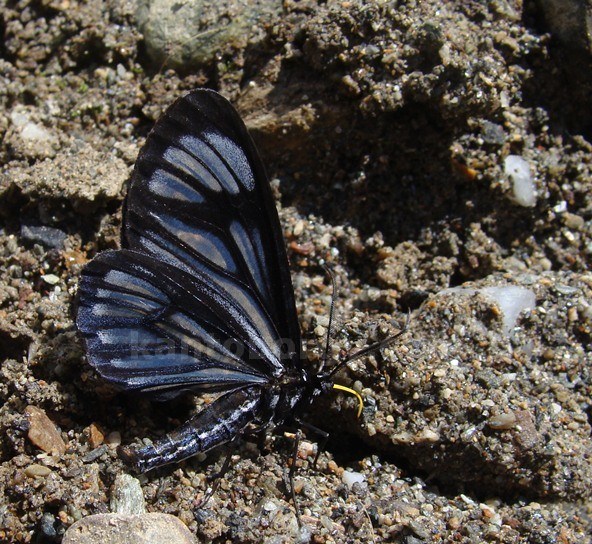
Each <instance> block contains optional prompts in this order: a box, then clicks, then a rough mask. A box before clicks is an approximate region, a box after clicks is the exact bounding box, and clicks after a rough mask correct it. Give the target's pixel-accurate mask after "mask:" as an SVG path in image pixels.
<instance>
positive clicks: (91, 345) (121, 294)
mask: <svg viewBox="0 0 592 544" xmlns="http://www.w3.org/2000/svg"><path fill="white" fill-rule="evenodd" d="M252 310H253V313H252V314H251V315H245V313H244V308H243V307H241V306H237V305H236V304H235V302H234V301H233V300H232V299H231V298H230V297H228V295H227V293H226V292H225V291H224V289H222V288H220V286H218V285H216V284H215V283H211V282H209V281H208V278H207V277H204V276H203V275H202V274H201V273H200V272H199V271H198V272H197V273H194V274H193V275H189V274H188V273H186V272H185V271H183V270H181V269H179V268H176V267H174V266H171V265H169V264H167V263H164V262H162V261H159V260H157V259H154V258H153V257H151V256H148V255H144V254H141V253H137V252H135V251H130V250H120V251H108V252H104V253H102V254H100V255H99V256H97V257H96V258H95V259H94V260H93V261H92V262H91V263H89V264H88V265H87V267H86V268H85V269H84V273H83V275H82V278H81V281H80V285H79V307H78V315H77V326H78V329H79V330H80V332H81V333H82V334H83V336H84V338H85V341H86V344H87V353H88V358H89V361H90V363H91V364H92V366H94V367H95V368H96V369H97V370H98V371H99V373H100V374H101V375H102V376H104V377H105V378H106V379H108V380H109V381H111V382H113V383H115V384H118V385H119V386H121V387H122V388H124V389H137V390H142V391H157V392H159V393H160V394H162V393H167V392H173V393H178V392H180V391H183V390H192V391H205V390H213V391H216V390H218V391H219V390H226V389H232V388H236V387H241V386H244V385H248V384H257V383H261V384H264V383H266V382H267V381H268V380H269V377H270V376H271V375H272V374H273V373H274V372H277V371H278V369H281V365H280V361H279V360H278V356H277V353H274V352H273V351H272V350H270V348H269V344H270V343H271V342H272V337H273V334H274V333H275V332H274V331H273V330H272V329H271V328H270V327H269V326H268V325H266V316H265V315H262V314H261V309H257V306H256V305H255V304H254V305H253V309H252ZM258 312H259V314H258Z"/></svg>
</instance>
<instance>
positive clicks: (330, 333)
mask: <svg viewBox="0 0 592 544" xmlns="http://www.w3.org/2000/svg"><path fill="white" fill-rule="evenodd" d="M323 268H324V269H325V272H326V273H327V275H328V276H329V278H330V279H331V286H332V291H331V307H330V309H329V326H328V327H327V339H326V340H325V352H324V353H323V358H322V359H321V364H320V366H319V370H318V372H319V373H320V372H322V370H323V368H324V367H325V364H326V363H327V361H328V360H329V344H330V342H331V337H332V336H333V316H334V315H335V295H336V294H337V282H336V281H335V274H333V270H331V269H330V268H329V267H328V266H327V265H323Z"/></svg>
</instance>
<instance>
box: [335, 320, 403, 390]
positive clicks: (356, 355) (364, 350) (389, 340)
mask: <svg viewBox="0 0 592 544" xmlns="http://www.w3.org/2000/svg"><path fill="white" fill-rule="evenodd" d="M410 319H411V314H409V313H408V314H407V319H406V320H405V325H404V326H403V328H402V329H401V330H400V331H399V332H398V333H397V334H393V336H389V337H388V338H385V339H384V340H381V341H380V342H375V343H374V344H370V345H369V346H366V347H365V348H362V349H361V350H359V351H356V353H354V354H352V355H350V356H349V357H347V358H346V359H344V360H343V361H341V362H340V363H339V364H338V365H337V366H336V367H335V368H334V369H333V370H331V372H329V375H328V377H329V378H332V377H333V376H334V375H335V374H337V372H339V370H341V369H342V368H343V367H344V366H346V365H347V364H349V363H351V362H352V361H355V360H356V359H360V358H361V357H365V356H366V355H369V354H370V353H374V352H375V351H380V350H381V349H384V348H386V347H388V346H390V345H391V344H393V343H394V341H395V340H396V339H397V338H399V336H401V335H402V334H403V333H404V332H405V331H406V330H407V327H408V326H409V320H410ZM336 389H339V388H336Z"/></svg>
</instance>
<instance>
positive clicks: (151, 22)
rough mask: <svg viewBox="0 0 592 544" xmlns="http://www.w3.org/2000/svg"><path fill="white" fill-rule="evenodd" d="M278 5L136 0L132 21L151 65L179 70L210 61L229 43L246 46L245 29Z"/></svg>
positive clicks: (258, 0)
mask: <svg viewBox="0 0 592 544" xmlns="http://www.w3.org/2000/svg"><path fill="white" fill-rule="evenodd" d="M281 6H282V2H281V1H280V0H244V1H241V2H239V1H236V0H220V1H216V0H186V1H185V2H179V1H178V0H139V1H138V7H137V11H136V18H137V22H138V27H139V29H140V31H141V32H142V34H143V35H144V39H145V42H146V51H147V52H148V55H149V56H150V58H151V59H152V60H153V62H154V63H155V64H156V65H157V66H159V67H160V66H164V65H166V66H170V67H173V68H183V67H189V66H198V65H203V64H206V63H208V62H210V61H211V60H212V59H213V58H214V55H215V54H216V52H218V51H220V49H222V48H223V47H224V46H226V45H228V44H229V43H235V44H237V45H238V44H240V43H246V37H247V36H248V33H249V30H250V29H251V28H253V27H256V26H260V25H261V24H262V23H263V22H264V21H265V20H269V19H271V17H272V16H273V15H274V14H277V13H279V12H280V10H281ZM181 23H182V24H181Z"/></svg>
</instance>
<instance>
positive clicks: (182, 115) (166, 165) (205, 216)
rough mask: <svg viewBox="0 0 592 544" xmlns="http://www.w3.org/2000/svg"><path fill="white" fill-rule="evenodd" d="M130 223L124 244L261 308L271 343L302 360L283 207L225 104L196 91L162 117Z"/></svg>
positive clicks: (144, 159) (135, 182)
mask: <svg viewBox="0 0 592 544" xmlns="http://www.w3.org/2000/svg"><path fill="white" fill-rule="evenodd" d="M123 223H124V231H123V236H122V245H123V246H124V247H127V248H129V249H131V250H133V251H136V252H140V253H143V254H146V255H152V256H153V257H155V258H156V259H159V260H162V261H165V262H166V263H168V264H169V265H171V266H173V267H175V268H177V269H179V270H182V271H184V272H186V273H188V274H198V275H200V276H203V277H207V278H209V281H210V282H211V283H212V284H213V285H214V286H215V288H216V289H217V290H220V291H221V292H224V293H225V296H227V297H229V298H230V299H231V300H232V301H233V304H234V305H235V306H236V307H242V308H243V309H244V310H245V311H246V312H249V311H252V309H253V308H255V312H256V313H258V314H260V316H259V319H260V320H261V321H266V322H267V323H268V324H269V325H270V326H271V327H273V328H274V329H275V339H274V340H273V343H275V344H277V345H279V344H281V343H282V341H287V342H286V344H285V345H286V346H287V348H288V349H287V353H283V355H282V357H281V358H282V360H283V362H284V365H286V364H295V362H296V361H298V359H299V356H300V332H299V327H298V321H297V317H296V310H295V304H294V294H293V288H292V283H291V279H290V272H289V268H288V262H287V257H286V251H285V247H284V241H283V236H282V231H281V227H280V223H279V219H278V215H277V210H276V208H275V204H274V201H273V198H272V194H271V189H270V186H269V183H268V180H267V177H266V175H265V171H264V168H263V166H262V163H261V160H260V159H259V156H258V154H257V151H256V149H255V147H254V144H253V142H252V140H251V138H250V136H249V135H248V133H247V130H246V128H245V126H244V124H243V122H242V121H241V119H240V117H239V116H238V114H237V113H236V111H235V110H234V108H233V107H232V106H231V105H230V103H229V102H228V101H227V100H226V99H224V98H223V97H222V96H220V95H219V94H217V93H215V92H213V91H210V90H203V89H201V90H197V91H194V92H192V93H190V94H188V95H186V96H184V97H183V98H180V99H179V100H177V101H176V102H175V103H174V104H173V105H172V106H171V107H170V108H169V109H168V110H167V111H166V112H165V113H164V115H163V116H162V117H161V118H160V119H159V121H158V122H157V123H156V125H155V127H154V129H153V131H152V132H151V134H150V135H149V136H148V138H147V140H146V144H145V146H144V148H143V149H142V151H141V153H140V155H139V157H138V160H137V162H136V167H135V170H134V174H133V177H132V182H131V185H130V189H129V192H128V197H127V201H126V207H125V212H124V221H123ZM246 300H248V302H245V301H246ZM193 316H194V318H197V319H200V318H199V317H198V315H197V314H195V313H194V314H193ZM264 316H265V317H264ZM271 347H272V349H273V350H274V351H276V350H275V349H274V347H273V346H271Z"/></svg>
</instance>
